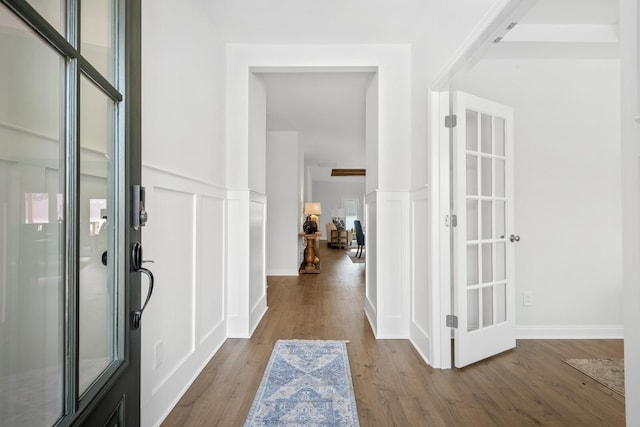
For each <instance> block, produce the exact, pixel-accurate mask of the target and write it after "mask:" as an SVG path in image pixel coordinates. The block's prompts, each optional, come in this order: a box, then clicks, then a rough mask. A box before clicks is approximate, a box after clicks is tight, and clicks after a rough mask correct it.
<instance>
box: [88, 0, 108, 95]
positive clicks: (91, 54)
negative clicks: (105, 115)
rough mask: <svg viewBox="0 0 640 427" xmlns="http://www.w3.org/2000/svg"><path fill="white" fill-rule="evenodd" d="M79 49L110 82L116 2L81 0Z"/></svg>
mask: <svg viewBox="0 0 640 427" xmlns="http://www.w3.org/2000/svg"><path fill="white" fill-rule="evenodd" d="M80 14H81V22H80V31H81V34H80V51H81V53H82V56H84V57H85V58H87V59H88V60H89V62H91V64H92V65H93V66H94V67H95V68H96V69H97V70H98V71H100V73H101V74H102V75H103V76H104V77H106V78H107V79H108V80H109V81H110V82H111V83H113V82H114V79H115V57H116V56H115V47H116V46H117V43H116V40H115V36H116V25H115V23H116V2H115V0H82V2H81V4H80Z"/></svg>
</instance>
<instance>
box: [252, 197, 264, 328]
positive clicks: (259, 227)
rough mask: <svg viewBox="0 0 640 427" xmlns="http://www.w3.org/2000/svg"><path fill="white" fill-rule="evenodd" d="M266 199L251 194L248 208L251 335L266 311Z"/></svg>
mask: <svg viewBox="0 0 640 427" xmlns="http://www.w3.org/2000/svg"><path fill="white" fill-rule="evenodd" d="M266 213H267V197H266V196H265V195H264V194H258V193H255V192H251V201H250V207H249V230H250V231H249V241H250V242H249V247H250V249H249V257H250V263H249V264H250V266H251V267H250V268H251V272H250V273H249V307H250V313H249V319H250V320H249V328H250V333H253V331H254V330H255V328H256V327H257V326H258V323H260V320H261V319H262V316H264V313H265V312H266V310H267V267H266V232H267V231H266V230H267V229H266Z"/></svg>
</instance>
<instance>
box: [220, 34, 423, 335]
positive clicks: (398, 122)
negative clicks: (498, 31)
mask: <svg viewBox="0 0 640 427" xmlns="http://www.w3.org/2000/svg"><path fill="white" fill-rule="evenodd" d="M226 60H227V63H226V66H227V93H226V97H227V105H226V112H227V119H226V129H227V133H226V148H227V152H226V159H227V164H228V165H234V168H228V170H227V175H226V179H227V187H228V188H229V192H230V194H237V195H244V194H248V192H250V191H251V190H252V189H251V188H249V187H250V182H249V180H248V176H249V172H248V171H249V158H250V154H252V153H250V151H249V144H248V126H247V123H248V121H249V114H248V112H249V107H248V105H249V101H248V99H249V96H248V95H249V84H248V82H249V74H250V73H254V72H264V71H269V72H276V71H298V72H303V71H315V72H331V71H342V72H347V71H360V72H361V71H369V72H377V74H376V76H377V77H376V78H377V82H378V84H377V88H378V91H379V93H378V98H377V99H378V100H379V102H378V108H377V117H378V123H377V128H376V140H377V143H376V144H375V149H374V150H368V152H367V164H368V165H373V166H372V167H371V172H372V173H371V174H368V175H367V189H366V191H367V193H368V194H367V198H366V205H365V212H367V218H368V220H367V225H368V230H367V232H368V233H367V247H368V250H367V263H368V264H370V265H375V269H373V268H371V269H367V272H368V275H367V280H366V282H367V283H366V289H367V292H366V294H365V299H366V300H365V313H366V315H367V318H368V320H369V323H370V324H371V327H372V329H373V331H374V334H375V335H376V337H377V338H381V339H382V338H394V339H402V338H408V337H409V322H410V316H409V308H410V283H409V277H410V272H409V269H410V265H409V257H408V256H406V254H408V253H410V237H411V236H410V233H409V227H407V226H402V228H401V232H400V233H398V232H396V231H395V230H397V226H398V224H401V225H406V224H408V223H409V193H408V191H402V190H401V189H403V188H407V189H408V188H409V183H410V173H409V171H408V170H403V171H402V172H401V173H399V172H398V171H397V170H396V169H397V168H396V165H397V164H398V163H401V164H405V163H407V164H408V161H409V160H410V157H409V154H408V153H410V147H411V122H410V120H411V117H410V114H408V113H407V112H408V111H410V107H411V87H410V84H409V82H410V80H411V79H410V76H411V49H410V46H409V45H408V44H384V45H378V44H365V45H359V44H358V45H254V44H228V45H227V57H226ZM378 153H383V156H379V154H378ZM370 156H371V157H370ZM378 159H380V161H378ZM252 160H255V159H252ZM243 197H244V196H243ZM236 199H238V200H237V203H235V205H234V206H233V209H235V210H233V211H232V210H230V209H229V210H228V220H227V221H228V223H227V229H228V230H233V232H234V233H238V230H241V231H240V232H241V233H244V234H242V235H241V236H240V237H238V238H235V239H230V240H229V241H228V242H227V252H228V253H229V254H232V255H231V256H229V257H228V258H227V263H226V271H225V275H226V309H227V332H228V336H229V337H242V338H244V337H249V336H251V334H252V333H253V331H254V330H255V328H256V326H257V325H258V323H259V321H260V319H261V317H262V315H263V314H264V312H265V311H266V301H264V302H263V301H262V300H261V301H259V305H258V304H256V305H253V306H252V305H251V301H249V298H250V294H249V291H250V290H251V286H252V283H250V282H249V279H248V277H247V273H246V270H247V268H246V260H247V259H249V254H248V248H249V244H248V234H247V231H246V229H247V226H246V225H247V223H248V219H247V218H248V216H247V215H248V212H249V208H248V204H249V202H248V197H244V198H243V199H242V200H240V198H239V197H236ZM371 218H373V222H372V221H371ZM372 224H375V227H374V226H373V225H372ZM262 225H263V226H264V224H262ZM377 230H381V232H380V233H377ZM389 230H394V231H393V232H390V231H389ZM376 256H377V257H376ZM369 261H372V262H369ZM369 273H371V274H369ZM398 282H399V283H398ZM253 285H254V288H255V287H260V288H261V291H262V289H263V284H260V283H258V284H255V283H253ZM248 296H249V297H248Z"/></svg>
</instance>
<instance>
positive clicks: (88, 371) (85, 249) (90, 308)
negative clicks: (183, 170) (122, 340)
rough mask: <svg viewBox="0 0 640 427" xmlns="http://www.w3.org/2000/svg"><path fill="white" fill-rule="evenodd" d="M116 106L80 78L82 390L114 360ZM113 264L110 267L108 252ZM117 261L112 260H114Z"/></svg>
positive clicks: (80, 339)
mask: <svg viewBox="0 0 640 427" xmlns="http://www.w3.org/2000/svg"><path fill="white" fill-rule="evenodd" d="M114 113H115V105H114V103H113V101H111V100H110V99H109V98H108V97H107V96H106V95H104V93H102V92H101V91H100V90H99V89H98V88H97V87H96V86H94V85H93V83H92V82H90V81H89V80H88V79H87V78H85V77H84V76H83V77H82V78H81V80H80V202H79V210H80V248H79V256H80V259H79V266H80V291H79V292H80V308H79V316H80V330H79V334H80V338H79V343H80V348H79V359H80V360H79V385H80V389H79V391H80V393H83V392H84V391H85V390H86V389H87V387H88V386H89V385H90V384H91V383H92V382H93V381H94V380H95V379H96V378H97V377H98V375H99V374H100V373H101V372H102V371H103V370H104V369H105V368H106V367H107V366H108V365H109V363H111V361H112V360H114V354H115V348H116V347H115V339H114V337H115V336H116V334H115V330H114V324H115V322H114V321H113V320H112V319H113V318H114V312H115V307H116V297H117V294H116V292H115V288H114V280H113V274H112V271H114V269H113V266H114V262H113V261H114V256H113V255H114V253H115V252H114V250H113V249H112V248H113V237H112V235H113V232H112V231H113V230H112V223H113V221H111V219H112V213H111V210H112V209H113V206H112V205H113V203H112V202H113V201H112V199H111V198H110V192H109V187H110V185H112V182H113V177H112V176H111V175H112V173H111V171H112V166H111V159H113V158H114V156H113V153H112V149H111V147H113V143H114V137H115V133H114V129H115V124H114ZM105 253H106V254H107V255H106V261H107V265H106V266H105V265H104V254H105ZM110 261H111V262H110Z"/></svg>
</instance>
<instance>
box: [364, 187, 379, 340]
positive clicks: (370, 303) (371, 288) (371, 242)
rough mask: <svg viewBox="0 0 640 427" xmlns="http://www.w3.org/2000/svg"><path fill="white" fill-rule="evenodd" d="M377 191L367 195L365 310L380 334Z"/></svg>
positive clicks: (373, 326)
mask: <svg viewBox="0 0 640 427" xmlns="http://www.w3.org/2000/svg"><path fill="white" fill-rule="evenodd" d="M377 209H378V206H377V193H376V192H373V193H370V194H367V196H366V197H365V219H366V221H365V224H366V229H365V230H364V232H365V239H364V243H365V258H366V261H365V262H366V265H367V268H366V282H367V283H366V289H365V301H364V304H365V305H364V310H365V314H366V315H367V319H369V323H370V324H371V329H372V330H373V334H374V335H376V336H377V335H378V332H377V330H378V320H377V319H378V283H377V278H378V275H377V274H378V273H377V255H376V245H377V243H376V229H377V226H378V217H377Z"/></svg>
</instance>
